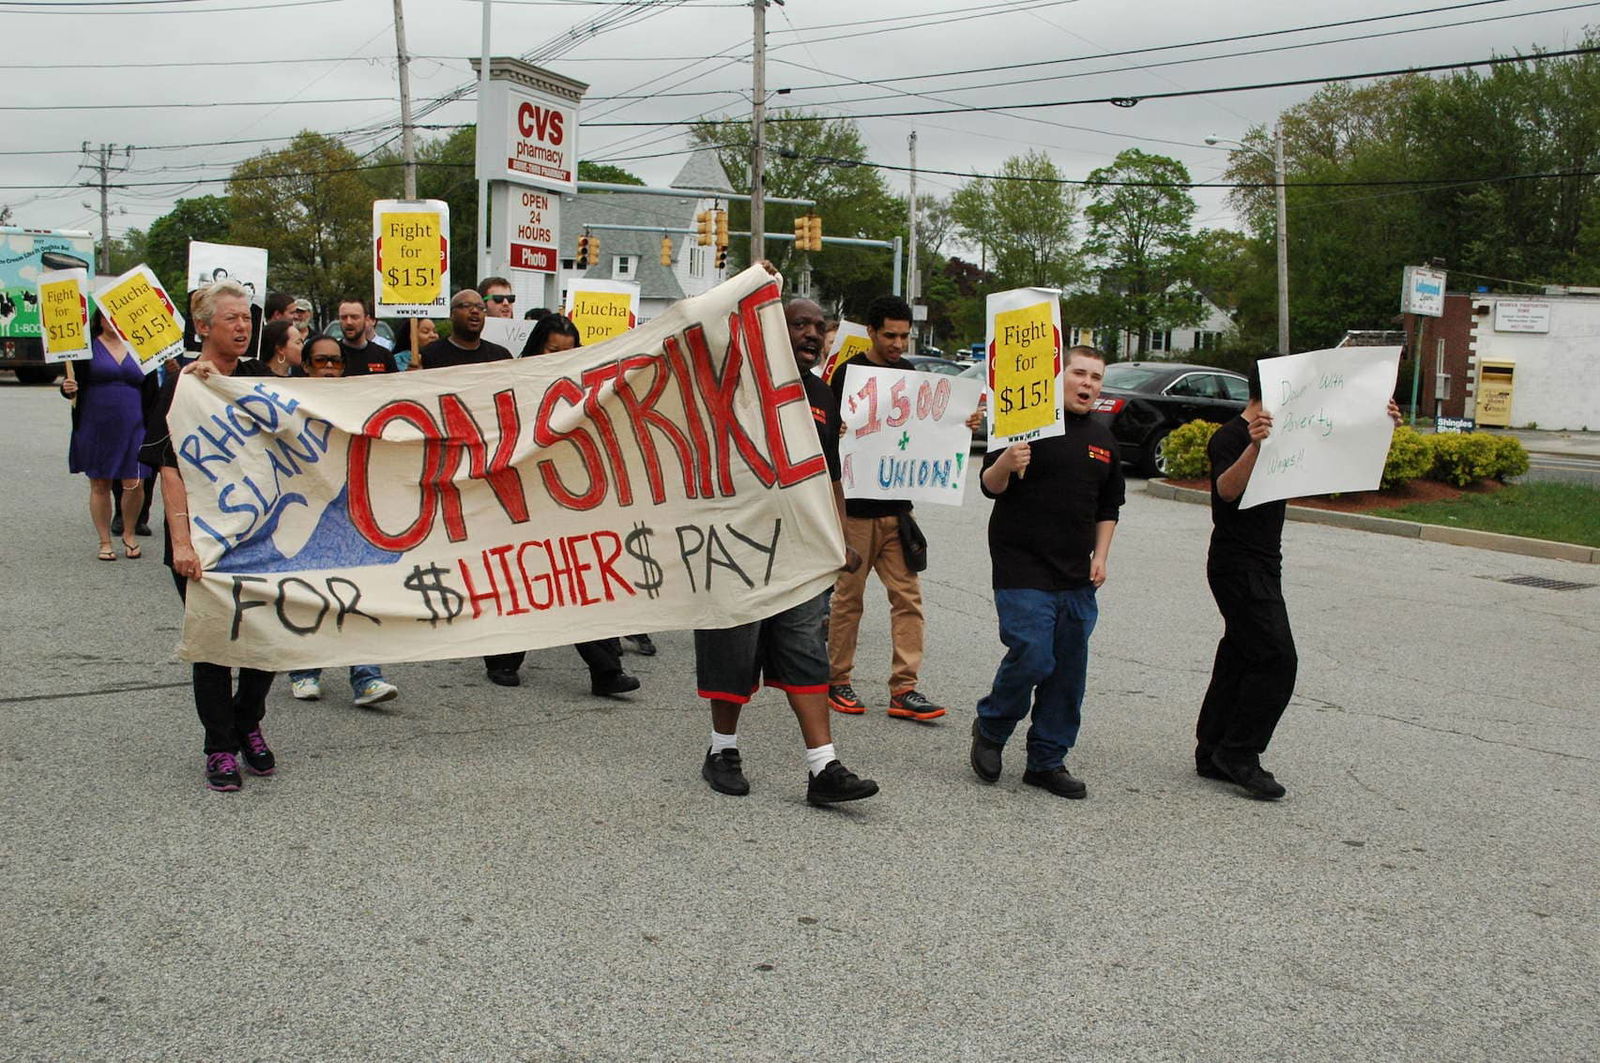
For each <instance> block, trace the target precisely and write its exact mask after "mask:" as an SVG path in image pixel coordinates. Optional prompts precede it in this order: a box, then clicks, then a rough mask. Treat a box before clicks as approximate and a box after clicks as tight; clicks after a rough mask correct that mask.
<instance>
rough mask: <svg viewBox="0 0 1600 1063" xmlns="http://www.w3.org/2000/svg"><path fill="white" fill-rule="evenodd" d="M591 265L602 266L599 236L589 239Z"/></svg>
mask: <svg viewBox="0 0 1600 1063" xmlns="http://www.w3.org/2000/svg"><path fill="white" fill-rule="evenodd" d="M589 264H590V265H591V266H598V265H599V264H600V238H599V237H598V236H591V237H589Z"/></svg>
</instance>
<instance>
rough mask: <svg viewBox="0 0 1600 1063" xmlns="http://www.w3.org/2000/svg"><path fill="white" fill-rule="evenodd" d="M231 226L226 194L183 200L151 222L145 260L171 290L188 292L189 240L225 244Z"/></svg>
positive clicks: (146, 240)
mask: <svg viewBox="0 0 1600 1063" xmlns="http://www.w3.org/2000/svg"><path fill="white" fill-rule="evenodd" d="M231 228H232V211H231V209H230V204H229V202H228V198H227V197H226V196H197V197H195V198H193V199H180V200H178V201H177V202H176V203H174V204H173V205H172V209H171V210H170V211H168V212H167V213H165V214H163V215H162V216H161V217H159V218H157V219H156V220H155V221H153V222H151V223H150V231H149V233H148V234H147V236H146V237H145V246H144V261H145V262H146V263H148V264H149V266H150V268H151V269H153V270H155V274H156V276H157V277H159V278H160V279H161V283H162V285H164V286H165V287H166V289H167V290H168V291H170V292H186V291H188V290H189V283H188V273H189V241H191V240H203V241H205V242H206V243H212V244H225V243H228V242H230V241H229V236H228V234H229V232H230V231H231ZM252 246H256V247H259V246H261V245H259V244H255V245H252Z"/></svg>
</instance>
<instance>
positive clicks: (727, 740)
mask: <svg viewBox="0 0 1600 1063" xmlns="http://www.w3.org/2000/svg"><path fill="white" fill-rule="evenodd" d="M738 746H739V735H738V732H735V733H733V734H731V735H725V734H723V733H722V732H721V731H717V730H713V731H712V732H711V752H713V753H721V752H722V751H723V750H724V749H737V748H738Z"/></svg>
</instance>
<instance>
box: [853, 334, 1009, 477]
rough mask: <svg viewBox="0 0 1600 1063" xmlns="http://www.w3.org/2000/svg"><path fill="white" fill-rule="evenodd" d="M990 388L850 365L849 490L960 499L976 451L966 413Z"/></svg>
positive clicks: (930, 375)
mask: <svg viewBox="0 0 1600 1063" xmlns="http://www.w3.org/2000/svg"><path fill="white" fill-rule="evenodd" d="M982 394H983V388H982V385H980V384H979V383H978V382H977V381H976V380H958V379H956V378H955V377H950V376H945V375H943V374H937V373H918V372H915V371H914V370H909V369H873V368H871V367H869V366H865V365H852V366H847V367H846V368H845V371H844V401H843V402H842V403H841V404H840V407H839V417H840V419H841V420H842V421H843V422H844V435H843V436H841V437H840V438H839V464H840V466H841V468H840V476H839V482H840V483H841V484H842V485H843V487H844V494H845V497H846V498H881V499H903V500H908V501H912V502H939V503H942V504H944V505H947V506H959V505H960V504H961V499H962V492H963V490H964V488H965V487H966V474H967V466H968V465H969V464H970V457H971V452H972V429H970V428H968V427H967V425H966V420H967V418H968V417H969V416H971V415H972V411H974V410H976V409H977V408H978V398H979V397H980V396H981V395H982Z"/></svg>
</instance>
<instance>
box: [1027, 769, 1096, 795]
mask: <svg viewBox="0 0 1600 1063" xmlns="http://www.w3.org/2000/svg"><path fill="white" fill-rule="evenodd" d="M1022 781H1023V782H1025V783H1027V784H1028V785H1029V786H1037V787H1039V789H1041V790H1049V791H1050V792H1051V793H1053V794H1055V795H1056V796H1057V797H1065V798H1068V799H1070V800H1073V801H1076V800H1078V799H1079V798H1080V797H1087V796H1089V788H1088V787H1087V786H1085V785H1083V783H1082V782H1080V781H1079V780H1078V779H1075V778H1073V776H1072V773H1071V772H1070V771H1068V770H1067V768H1066V765H1062V766H1061V767H1059V768H1055V769H1053V770H1051V771H1034V770H1033V769H1032V768H1029V769H1028V770H1027V771H1025V772H1023V773H1022Z"/></svg>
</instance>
